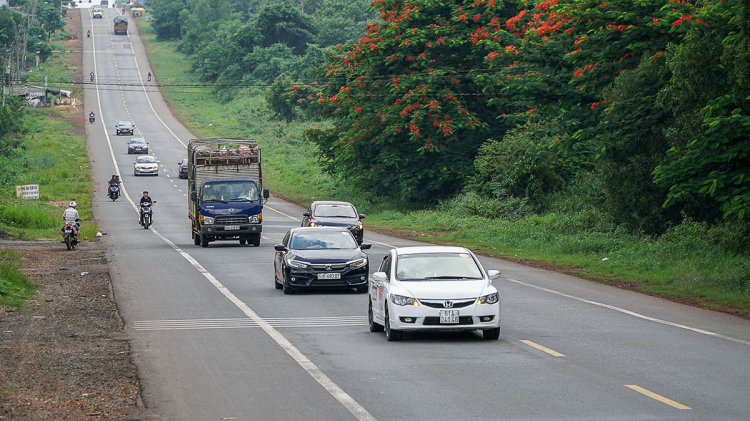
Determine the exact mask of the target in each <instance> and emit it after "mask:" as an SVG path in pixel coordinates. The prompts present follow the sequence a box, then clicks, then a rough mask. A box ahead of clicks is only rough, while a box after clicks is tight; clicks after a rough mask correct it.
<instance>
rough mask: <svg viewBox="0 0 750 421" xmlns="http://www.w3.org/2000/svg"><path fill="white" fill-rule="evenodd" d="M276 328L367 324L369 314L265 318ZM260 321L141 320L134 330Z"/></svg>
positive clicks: (242, 324) (224, 326) (248, 324)
mask: <svg viewBox="0 0 750 421" xmlns="http://www.w3.org/2000/svg"><path fill="white" fill-rule="evenodd" d="M263 321H264V322H266V323H268V325H270V326H273V327H274V328H328V327H350V326H367V316H338V317H336V316H331V317H290V318H263ZM260 323H261V322H260V321H258V320H253V319H248V318H235V319H182V320H140V321H136V322H134V323H133V329H134V330H198V329H243V328H251V327H255V328H257V327H260Z"/></svg>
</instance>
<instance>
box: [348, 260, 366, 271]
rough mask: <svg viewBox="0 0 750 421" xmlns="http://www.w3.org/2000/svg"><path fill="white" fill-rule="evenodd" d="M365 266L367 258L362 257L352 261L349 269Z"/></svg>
mask: <svg viewBox="0 0 750 421" xmlns="http://www.w3.org/2000/svg"><path fill="white" fill-rule="evenodd" d="M366 264H367V258H364V257H363V258H361V259H357V260H352V261H351V262H349V267H351V268H352V269H357V268H361V267H363V266H365V265H366Z"/></svg>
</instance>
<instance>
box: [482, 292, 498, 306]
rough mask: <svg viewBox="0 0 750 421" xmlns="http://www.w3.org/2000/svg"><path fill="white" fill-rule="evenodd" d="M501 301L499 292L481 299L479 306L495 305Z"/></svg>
mask: <svg viewBox="0 0 750 421" xmlns="http://www.w3.org/2000/svg"><path fill="white" fill-rule="evenodd" d="M498 301H500V295H499V294H498V293H497V292H493V293H492V294H487V295H483V296H481V297H479V299H478V300H477V304H495V303H497V302H498Z"/></svg>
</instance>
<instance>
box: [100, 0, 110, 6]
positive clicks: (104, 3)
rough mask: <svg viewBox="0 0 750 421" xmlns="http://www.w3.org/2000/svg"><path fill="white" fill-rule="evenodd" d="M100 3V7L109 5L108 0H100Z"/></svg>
mask: <svg viewBox="0 0 750 421" xmlns="http://www.w3.org/2000/svg"><path fill="white" fill-rule="evenodd" d="M100 4H101V5H102V7H109V1H107V0H102V2H101V3H100Z"/></svg>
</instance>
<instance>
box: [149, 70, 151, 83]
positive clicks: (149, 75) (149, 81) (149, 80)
mask: <svg viewBox="0 0 750 421" xmlns="http://www.w3.org/2000/svg"><path fill="white" fill-rule="evenodd" d="M148 81H149V82H151V72H148Z"/></svg>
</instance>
